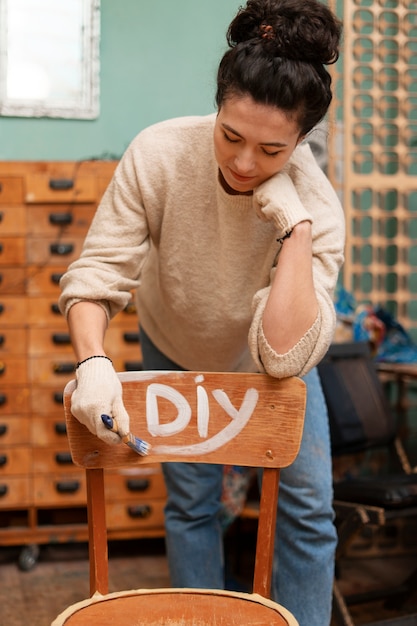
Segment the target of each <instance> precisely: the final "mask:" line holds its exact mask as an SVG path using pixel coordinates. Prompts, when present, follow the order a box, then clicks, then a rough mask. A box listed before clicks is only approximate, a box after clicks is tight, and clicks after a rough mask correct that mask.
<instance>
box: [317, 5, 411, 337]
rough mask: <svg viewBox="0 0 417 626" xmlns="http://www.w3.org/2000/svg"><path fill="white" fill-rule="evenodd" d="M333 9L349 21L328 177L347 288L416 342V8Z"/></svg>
mask: <svg viewBox="0 0 417 626" xmlns="http://www.w3.org/2000/svg"><path fill="white" fill-rule="evenodd" d="M332 3H333V5H334V6H337V9H338V10H339V9H340V12H341V17H342V19H343V48H342V54H341V57H340V60H339V62H338V63H337V64H336V66H333V70H334V81H335V83H334V84H335V97H334V100H333V103H332V108H331V113H330V117H329V135H330V146H329V148H330V154H329V177H330V179H331V182H332V183H333V185H334V186H335V187H336V189H337V190H338V191H339V192H340V197H341V199H342V202H343V207H344V210H345V213H346V227H347V240H346V261H345V264H344V268H343V270H342V271H343V284H344V286H345V288H346V289H347V290H348V291H350V292H352V293H353V294H354V296H355V298H356V300H357V302H358V303H363V302H368V303H370V304H373V305H380V306H382V307H384V308H387V309H388V310H389V311H390V313H392V314H393V315H394V316H395V317H396V318H397V319H398V320H399V321H400V323H401V324H402V325H403V326H404V327H405V328H406V329H407V330H408V331H410V332H411V334H412V335H413V337H414V339H416V338H417V262H416V259H417V246H416V232H417V230H416V227H417V221H416V208H417V177H416V174H417V141H416V136H417V126H416V119H415V111H416V107H417V54H416V53H417V29H416V27H415V5H413V3H410V2H406V1H405V0H400V1H399V2H393V3H387V2H369V1H368V0H345V1H344V2H343V3H336V2H335V1H333V2H332Z"/></svg>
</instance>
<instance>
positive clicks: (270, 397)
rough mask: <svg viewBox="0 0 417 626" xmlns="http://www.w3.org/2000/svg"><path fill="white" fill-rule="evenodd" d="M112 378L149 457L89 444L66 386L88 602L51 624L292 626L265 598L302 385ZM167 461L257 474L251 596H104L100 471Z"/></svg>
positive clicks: (244, 378)
mask: <svg viewBox="0 0 417 626" xmlns="http://www.w3.org/2000/svg"><path fill="white" fill-rule="evenodd" d="M119 377H120V380H121V381H122V384H123V397H124V403H125V406H126V409H127V411H128V413H129V415H130V419H131V430H132V432H133V433H134V434H135V435H136V436H140V437H143V438H144V439H147V441H149V442H150V443H151V445H152V449H151V452H150V454H149V455H148V456H146V457H141V456H139V455H138V454H136V453H135V452H134V451H133V450H131V449H130V448H129V447H128V446H127V445H123V444H121V445H118V446H109V445H106V444H105V443H103V442H102V441H101V440H100V439H98V438H96V437H94V436H93V435H92V434H91V433H90V432H89V431H88V430H87V429H86V428H85V427H84V426H83V425H82V424H81V423H80V422H78V420H76V419H75V418H74V417H73V415H72V414H71V411H70V398H71V393H72V391H73V390H74V388H75V383H74V381H71V382H70V383H68V385H67V386H66V388H65V392H64V406H65V414H66V420H67V432H68V438H69V443H70V449H71V454H72V457H73V461H74V463H75V464H76V465H79V466H82V467H84V468H85V470H86V476H87V507H88V524H89V559H90V592H91V597H90V598H89V599H87V600H85V601H82V602H79V603H77V604H75V605H72V606H71V607H69V608H68V609H67V610H65V611H64V612H63V613H61V615H60V616H59V617H58V618H56V620H55V621H54V622H53V624H52V626H63V625H65V626H82V625H87V624H88V625H89V626H91V625H92V624H99V625H100V626H107V625H110V624H111V625H112V626H116V625H117V624H120V625H122V624H123V626H129V625H130V624H132V625H133V624H139V623H140V624H148V625H149V624H155V625H156V624H168V623H169V624H178V625H179V624H181V625H186V624H194V625H195V624H199V626H205V625H207V626H208V625H210V626H211V625H212V624H217V625H221V624H224V625H226V624H227V626H233V624H236V625H238V626H242V624H244V625H245V626H250V625H251V624H253V625H255V624H256V625H257V626H260V625H262V624H265V625H266V624H268V625H270V624H271V625H275V624H276V625H278V626H297V621H296V619H295V618H294V617H293V616H292V615H291V614H290V613H289V611H288V610H286V609H285V608H284V607H282V606H281V605H279V604H277V603H275V602H272V601H271V600H270V599H269V594H270V586H271V572H272V562H273V548H274V537H275V523H276V511H277V500H278V486H279V473H280V468H282V467H286V466H288V465H290V464H291V463H292V462H293V460H294V459H295V457H296V455H297V453H298V450H299V446H300V441H301V436H302V430H303V423H304V412H305V397H306V392H305V384H304V382H303V381H301V380H300V379H299V378H287V379H285V380H277V379H274V378H271V377H269V376H267V375H264V374H240V373H212V372H211V373H210V372H209V373H206V372H203V373H201V372H124V373H121V374H119ZM169 461H184V462H204V463H217V464H234V465H242V466H250V467H262V468H264V472H263V482H262V495H261V503H260V515H259V530H258V536H257V546H256V557H255V571H254V580H253V593H238V592H229V591H224V590H212V589H169V588H167V589H151V590H146V589H145V590H144V589H141V590H131V591H117V592H114V593H108V560H107V532H106V519H105V499H104V477H105V476H104V470H105V469H106V468H112V469H114V468H117V467H126V466H140V465H141V464H143V463H152V462H158V463H160V462H169ZM301 601H302V598H300V602H301Z"/></svg>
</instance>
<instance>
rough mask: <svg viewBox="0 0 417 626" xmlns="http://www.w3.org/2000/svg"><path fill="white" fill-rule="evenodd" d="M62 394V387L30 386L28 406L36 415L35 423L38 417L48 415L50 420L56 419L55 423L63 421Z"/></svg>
mask: <svg viewBox="0 0 417 626" xmlns="http://www.w3.org/2000/svg"><path fill="white" fill-rule="evenodd" d="M63 392H64V387H63V386H62V385H57V386H56V388H53V387H52V388H51V387H40V386H32V388H31V392H30V406H31V409H32V412H33V413H34V415H36V421H37V419H38V416H39V415H49V416H50V417H51V418H56V421H57V422H61V419H62V420H63V419H64V407H63V404H62V398H63Z"/></svg>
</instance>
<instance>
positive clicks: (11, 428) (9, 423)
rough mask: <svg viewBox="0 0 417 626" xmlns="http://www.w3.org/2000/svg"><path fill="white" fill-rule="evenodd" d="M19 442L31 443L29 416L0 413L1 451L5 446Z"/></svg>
mask: <svg viewBox="0 0 417 626" xmlns="http://www.w3.org/2000/svg"><path fill="white" fill-rule="evenodd" d="M17 444H20V445H22V444H27V445H29V444H30V420H29V418H28V417H17V416H15V417H6V416H2V415H0V453H1V450H2V449H4V448H5V447H6V448H7V449H8V448H9V446H12V445H17Z"/></svg>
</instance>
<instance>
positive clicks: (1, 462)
mask: <svg viewBox="0 0 417 626" xmlns="http://www.w3.org/2000/svg"><path fill="white" fill-rule="evenodd" d="M6 463H7V456H6V455H5V454H0V467H4V466H5V465H6Z"/></svg>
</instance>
